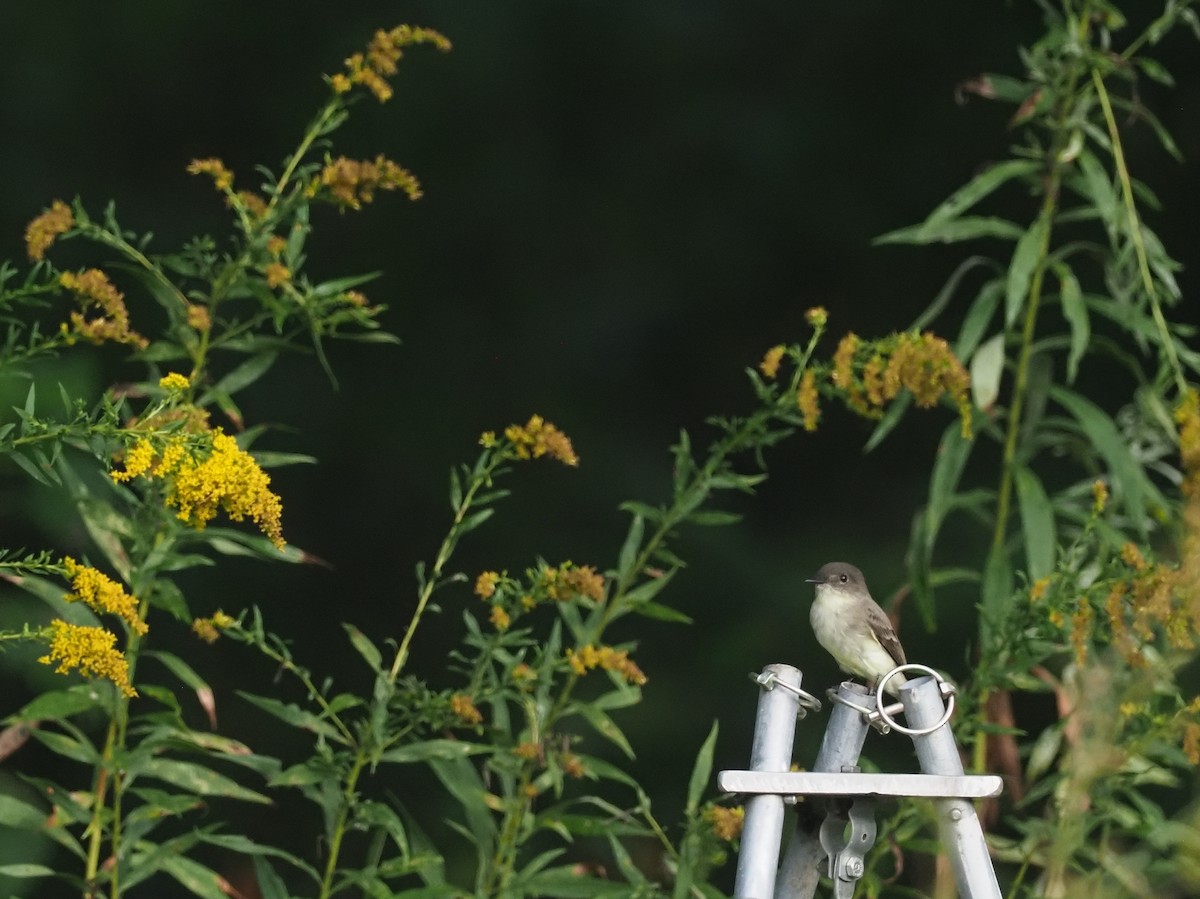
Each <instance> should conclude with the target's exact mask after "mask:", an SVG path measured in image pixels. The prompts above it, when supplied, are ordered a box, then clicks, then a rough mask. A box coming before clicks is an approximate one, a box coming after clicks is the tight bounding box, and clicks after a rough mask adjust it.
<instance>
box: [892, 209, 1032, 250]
mask: <svg viewBox="0 0 1200 899" xmlns="http://www.w3.org/2000/svg"><path fill="white" fill-rule="evenodd" d="M1023 233H1024V231H1023V229H1022V228H1021V226H1020V225H1018V224H1017V223H1016V222H1010V221H1008V220H1007V219H1001V218H996V217H995V216H982V215H968V216H963V217H962V218H956V219H947V220H945V221H938V222H923V223H922V224H920V225H910V226H909V227H907V228H899V229H897V230H895V231H889V232H888V233H887V234H883V235H881V236H879V237H876V238H875V239H874V240H873V241H872V243H873V244H875V245H879V244H889V243H906V244H930V243H958V242H959V241H963V240H977V239H979V238H981V237H999V238H1001V239H1003V240H1017V239H1018V238H1019V237H1020V236H1021V235H1022V234H1023Z"/></svg>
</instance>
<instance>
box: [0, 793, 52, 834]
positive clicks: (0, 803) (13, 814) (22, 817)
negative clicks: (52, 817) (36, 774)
mask: <svg viewBox="0 0 1200 899" xmlns="http://www.w3.org/2000/svg"><path fill="white" fill-rule="evenodd" d="M48 818H49V814H48V813H47V812H46V811H44V810H43V809H40V808H38V807H36V806H33V805H30V804H29V803H27V802H23V801H22V800H20V799H18V798H16V797H15V796H6V795H3V794H0V821H2V822H4V825H3V826H5V827H20V828H22V829H24V830H41V829H42V828H43V827H45V826H46V824H47V820H48Z"/></svg>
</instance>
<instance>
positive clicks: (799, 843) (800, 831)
mask: <svg viewBox="0 0 1200 899" xmlns="http://www.w3.org/2000/svg"><path fill="white" fill-rule="evenodd" d="M837 695H838V696H840V697H842V698H843V699H846V700H849V701H850V702H852V703H854V704H856V705H859V706H862V707H863V708H866V709H868V710H874V708H875V696H874V694H872V693H871V692H870V691H868V690H867V688H866V687H864V686H862V685H861V684H856V683H853V682H851V681H843V682H842V684H841V686H839V687H838V690H837ZM867 730H868V726H867V722H866V719H865V717H864V716H863V714H862V713H861V712H859V711H857V710H856V709H853V708H851V707H850V706H848V705H846V704H845V703H842V702H837V701H836V700H834V703H833V710H832V711H831V712H830V713H829V724H828V725H827V726H826V728H825V736H824V737H822V738H821V748H820V750H818V752H817V760H816V761H815V762H814V763H813V767H812V770H813V771H820V772H826V773H833V774H838V773H840V772H841V771H842V770H843V769H844V768H846V767H847V766H856V765H857V764H858V757H859V755H861V754H862V748H863V743H864V742H865V741H866V739H867ZM820 804H821V805H822V806H823V805H824V804H825V803H820ZM813 805H814V804H813V803H809V804H807V805H799V806H797V808H796V812H797V816H796V827H795V829H794V830H793V831H792V836H791V839H790V840H789V841H788V847H787V852H786V853H785V854H784V856H783V864H782V865H781V866H780V869H779V876H778V878H777V879H776V881H775V899H812V896H813V895H814V894H815V893H816V891H817V884H818V882H820V879H821V867H820V864H821V863H822V862H823V861H825V850H824V849H823V848H821V840H820V837H819V833H820V829H821V819H822V817H823V816H824V814H825V809H824V808H820V809H817V808H814V807H813Z"/></svg>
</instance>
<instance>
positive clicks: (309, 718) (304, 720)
mask: <svg viewBox="0 0 1200 899" xmlns="http://www.w3.org/2000/svg"><path fill="white" fill-rule="evenodd" d="M237 692H238V696H240V697H242V699H244V700H246V702H248V703H250V704H251V705H254V706H258V708H260V709H262V710H263V711H264V712H266V713H267V714H269V715H273V716H274V717H276V718H278V719H279V720H280V721H283V722H284V723H285V724H290V725H291V726H292V727H295V728H297V729H299V730H307V731H312V732H313V733H315V734H320V735H321V736H323V737H324V738H325V739H327V740H333V741H334V742H335V743H344V742H345V738H344V737H343V736H342V734H341V732H340V731H339V730H338V729H337V728H336V727H334V726H333V725H332V724H330V723H329V722H328V721H326V720H325V719H323V718H321V717H320V716H318V715H314V714H313V713H312V712H310V711H308V710H307V709H302V708H300V706H298V705H296V704H295V703H290V702H289V703H283V702H280V701H279V700H278V699H274V698H272V697H270V696H256V695H254V694H253V693H246V692H244V691H242V690H238V691H237Z"/></svg>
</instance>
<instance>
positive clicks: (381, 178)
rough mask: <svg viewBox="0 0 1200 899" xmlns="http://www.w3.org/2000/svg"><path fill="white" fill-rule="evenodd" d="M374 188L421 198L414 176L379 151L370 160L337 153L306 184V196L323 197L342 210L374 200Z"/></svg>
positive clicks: (359, 206)
mask: <svg viewBox="0 0 1200 899" xmlns="http://www.w3.org/2000/svg"><path fill="white" fill-rule="evenodd" d="M377 190H402V191H404V192H405V193H406V194H407V195H408V198H409V199H410V200H419V199H420V198H421V185H420V183H419V182H418V181H417V178H416V176H415V175H413V173H412V172H410V171H409V170H408V169H406V168H403V167H402V166H399V165H397V164H396V163H394V162H392V160H390V159H388V158H387V157H386V156H384V155H383V154H380V155H379V156H376V157H375V159H374V161H370V160H366V159H364V160H356V159H347V158H346V157H345V156H339V157H338V158H337V159H334V160H332V161H331V162H329V163H327V164H326V165H325V167H324V168H323V169H321V173H320V174H319V175H317V177H316V178H314V179H313V180H312V182H311V183H310V184H309V185H308V195H309V196H310V197H322V198H325V197H327V198H329V199H332V200H333V201H334V202H335V203H337V204H338V206H340V207H342V208H343V209H346V208H349V209H361V208H362V206H363V204H364V203H370V202H371V201H372V200H374V199H375V191H377Z"/></svg>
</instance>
